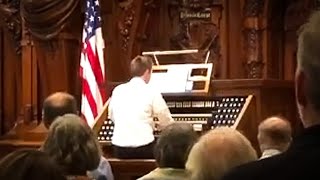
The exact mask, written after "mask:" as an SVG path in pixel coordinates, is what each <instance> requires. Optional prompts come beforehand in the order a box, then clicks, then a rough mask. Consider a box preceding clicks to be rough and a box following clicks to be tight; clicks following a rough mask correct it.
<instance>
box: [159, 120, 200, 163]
mask: <svg viewBox="0 0 320 180" xmlns="http://www.w3.org/2000/svg"><path fill="white" fill-rule="evenodd" d="M197 138H198V135H197V133H196V132H195V131H194V130H193V127H192V126H191V125H189V124H181V123H173V124H170V125H169V126H167V127H166V128H165V129H164V130H163V131H162V132H161V134H160V137H159V139H158V140H157V143H156V145H155V149H154V152H155V159H156V161H157V164H158V166H159V167H160V168H163V167H171V168H181V169H184V168H185V163H186V161H187V158H188V155H189V152H190V150H191V148H192V146H193V144H194V143H195V142H196V140H197Z"/></svg>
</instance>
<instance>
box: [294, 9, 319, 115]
mask: <svg viewBox="0 0 320 180" xmlns="http://www.w3.org/2000/svg"><path fill="white" fill-rule="evenodd" d="M319 41H320V12H319V11H316V12H315V13H313V14H312V15H311V16H310V18H309V20H308V22H307V23H306V24H304V25H303V26H302V27H301V29H300V34H299V38H298V52H297V61H298V68H301V69H303V72H304V73H305V75H306V77H307V78H306V82H305V84H306V87H305V92H306V98H307V99H308V101H309V102H310V103H311V104H312V105H313V106H314V108H315V109H317V110H320V100H319V99H320V86H319V83H320V53H319V51H320V48H319Z"/></svg>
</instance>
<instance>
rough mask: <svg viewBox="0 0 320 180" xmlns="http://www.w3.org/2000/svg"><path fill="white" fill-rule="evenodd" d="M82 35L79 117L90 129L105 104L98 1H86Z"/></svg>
mask: <svg viewBox="0 0 320 180" xmlns="http://www.w3.org/2000/svg"><path fill="white" fill-rule="evenodd" d="M86 3H87V4H86V11H85V23H84V28H83V35H82V52H81V59H80V76H81V81H82V97H81V115H82V117H83V118H84V119H85V120H86V122H87V123H88V125H89V126H90V127H93V125H94V119H95V118H96V117H97V115H98V114H99V113H100V112H101V110H102V107H103V105H104V103H105V102H106V98H107V96H106V92H105V89H104V83H105V70H104V69H105V68H104V58H103V49H104V40H103V37H102V32H101V16H100V6H99V0H87V1H86Z"/></svg>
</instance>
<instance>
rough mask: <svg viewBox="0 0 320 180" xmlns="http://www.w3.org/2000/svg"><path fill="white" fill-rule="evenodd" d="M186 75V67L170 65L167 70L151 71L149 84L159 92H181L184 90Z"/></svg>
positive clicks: (187, 72)
mask: <svg viewBox="0 0 320 180" xmlns="http://www.w3.org/2000/svg"><path fill="white" fill-rule="evenodd" d="M188 75H189V69H188V68H173V67H172V68H168V71H167V72H159V73H153V74H152V75H151V80H150V82H149V84H150V85H151V86H153V87H154V88H156V89H157V90H159V91H160V92H161V93H182V92H186V88H187V80H188ZM189 88H190V87H189Z"/></svg>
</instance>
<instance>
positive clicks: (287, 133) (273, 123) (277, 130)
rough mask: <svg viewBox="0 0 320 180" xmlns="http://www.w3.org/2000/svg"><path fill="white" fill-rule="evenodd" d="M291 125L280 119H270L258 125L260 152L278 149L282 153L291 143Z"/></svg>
mask: <svg viewBox="0 0 320 180" xmlns="http://www.w3.org/2000/svg"><path fill="white" fill-rule="evenodd" d="M291 133H292V130H291V125H290V123H289V122H288V121H287V120H285V119H283V118H280V117H275V116H274V117H270V118H267V119H265V120H264V121H262V122H261V123H260V125H259V132H258V141H259V143H260V149H261V151H264V150H266V149H278V150H280V151H284V150H286V149H287V148H288V146H289V144H290V142H291Z"/></svg>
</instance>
